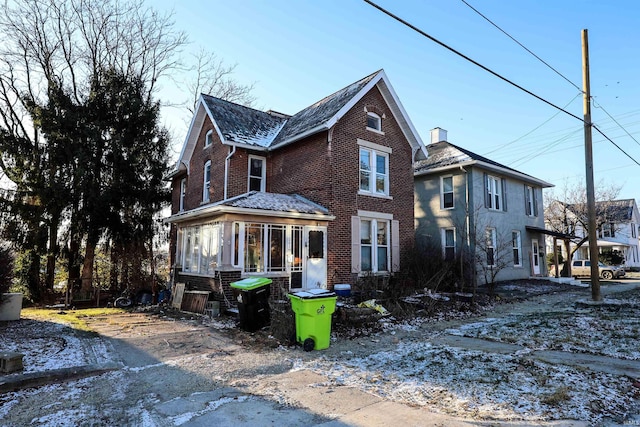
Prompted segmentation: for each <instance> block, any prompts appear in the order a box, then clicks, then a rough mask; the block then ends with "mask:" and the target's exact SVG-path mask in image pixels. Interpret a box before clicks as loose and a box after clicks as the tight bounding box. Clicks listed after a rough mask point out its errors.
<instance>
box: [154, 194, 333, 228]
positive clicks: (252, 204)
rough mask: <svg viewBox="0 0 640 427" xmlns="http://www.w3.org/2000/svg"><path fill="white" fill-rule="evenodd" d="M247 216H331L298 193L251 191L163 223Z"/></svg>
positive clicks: (315, 217)
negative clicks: (232, 214) (214, 215)
mask: <svg viewBox="0 0 640 427" xmlns="http://www.w3.org/2000/svg"><path fill="white" fill-rule="evenodd" d="M225 213H236V214H247V215H261V216H268V217H278V218H298V219H312V220H321V221H331V220H333V219H335V216H333V215H331V213H330V212H329V210H328V209H327V208H325V207H324V206H321V205H319V204H317V203H314V202H312V201H311V200H309V199H307V198H305V197H302V196H300V195H298V194H279V193H264V192H259V191H250V192H248V193H244V194H241V195H239V196H236V197H232V198H230V199H227V200H221V201H218V202H215V203H209V204H207V205H203V206H200V207H198V208H196V209H192V210H189V211H184V212H179V213H177V214H174V215H172V216H171V217H169V218H167V219H165V221H166V222H168V223H171V222H182V221H186V220H192V219H196V218H199V217H203V216H208V217H210V216H211V215H212V214H220V215H221V214H225Z"/></svg>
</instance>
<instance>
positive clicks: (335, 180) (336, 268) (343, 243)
mask: <svg viewBox="0 0 640 427" xmlns="http://www.w3.org/2000/svg"><path fill="white" fill-rule="evenodd" d="M365 106H366V107H367V110H368V111H374V112H376V113H377V114H379V115H381V116H382V115H383V114H384V116H385V118H384V119H382V130H383V132H384V135H381V134H378V133H376V132H372V131H368V130H366V123H367V113H366V111H365ZM358 138H360V139H363V140H366V141H369V142H373V143H376V144H379V145H383V146H385V147H391V148H392V150H393V153H392V154H391V155H390V156H389V177H390V180H389V181H390V182H389V186H390V188H389V192H390V195H391V196H392V198H393V199H392V200H389V199H384V198H379V197H371V196H366V195H358V189H359V169H358V162H359V147H358V145H357V140H358ZM412 154H413V153H412V150H411V146H410V145H409V143H408V142H407V140H406V138H405V137H404V134H403V133H402V130H401V129H400V126H399V125H398V123H397V122H396V120H395V118H394V117H393V114H392V113H391V111H390V110H389V108H388V107H387V104H386V102H385V101H384V99H383V97H382V95H381V93H380V92H379V91H378V89H377V88H374V89H372V90H371V91H370V92H369V93H368V94H367V95H365V96H364V97H363V98H362V99H361V100H360V102H358V103H357V104H356V105H355V106H354V107H353V108H352V109H351V110H350V111H349V112H348V113H347V114H346V115H345V116H344V117H343V118H342V119H341V120H340V121H339V122H338V123H337V124H336V126H335V129H334V131H333V133H332V140H331V143H329V142H328V132H322V133H320V134H317V135H313V136H311V137H309V138H306V139H305V140H302V141H298V142H296V143H294V144H291V145H289V146H287V147H284V148H282V149H280V150H278V151H277V152H275V153H273V154H272V156H271V158H270V159H269V160H268V166H269V176H270V177H271V179H269V180H268V181H267V182H268V184H269V185H270V188H271V191H273V192H278V193H297V194H300V195H302V196H304V197H307V198H308V199H310V200H312V201H314V202H316V203H319V204H321V205H323V206H325V207H326V208H328V209H329V210H330V212H331V213H332V214H333V215H335V216H336V219H335V220H334V221H332V222H330V223H329V228H328V236H327V237H328V252H329V253H328V256H329V259H328V265H329V269H328V272H327V275H328V281H329V284H330V285H332V284H335V283H351V284H354V283H355V281H356V279H357V275H355V274H352V273H351V216H353V215H357V212H358V210H369V211H375V212H383V213H390V214H393V218H394V219H396V220H398V221H399V225H400V247H401V250H402V251H403V252H406V251H407V250H411V249H412V248H413V245H414V232H413V229H414V225H413V203H414V202H413V168H412Z"/></svg>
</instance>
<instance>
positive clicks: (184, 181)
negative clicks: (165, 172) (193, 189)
mask: <svg viewBox="0 0 640 427" xmlns="http://www.w3.org/2000/svg"><path fill="white" fill-rule="evenodd" d="M186 195H187V178H182V179H181V180H180V212H182V211H184V199H185V197H186Z"/></svg>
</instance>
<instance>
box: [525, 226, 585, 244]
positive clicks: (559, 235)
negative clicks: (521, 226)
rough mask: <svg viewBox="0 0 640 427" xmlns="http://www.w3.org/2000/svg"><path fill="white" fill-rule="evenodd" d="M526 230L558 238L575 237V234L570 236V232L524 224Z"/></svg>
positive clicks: (567, 238) (568, 238) (569, 238)
mask: <svg viewBox="0 0 640 427" xmlns="http://www.w3.org/2000/svg"><path fill="white" fill-rule="evenodd" d="M525 229H526V230H527V231H533V232H534V233H542V234H547V235H549V236H553V237H557V238H558V239H563V240H571V239H575V237H576V236H572V235H570V234H564V233H560V232H559V231H553V230H547V229H546V228H540V227H534V226H532V225H527V226H525Z"/></svg>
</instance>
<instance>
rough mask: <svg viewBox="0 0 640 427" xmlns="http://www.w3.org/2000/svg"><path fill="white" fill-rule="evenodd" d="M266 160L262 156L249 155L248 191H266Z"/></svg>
mask: <svg viewBox="0 0 640 427" xmlns="http://www.w3.org/2000/svg"><path fill="white" fill-rule="evenodd" d="M266 161H267V159H265V158H264V157H257V156H249V174H248V175H249V186H248V187H249V191H262V192H264V191H266V181H267V178H266V173H267V170H266V169H267V168H266V167H265V164H266Z"/></svg>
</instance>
